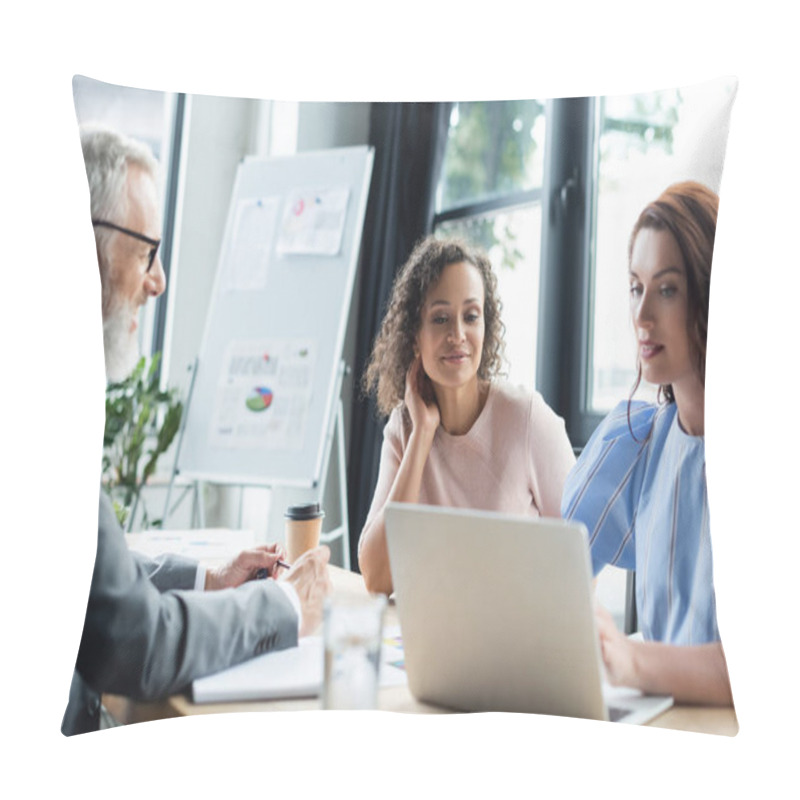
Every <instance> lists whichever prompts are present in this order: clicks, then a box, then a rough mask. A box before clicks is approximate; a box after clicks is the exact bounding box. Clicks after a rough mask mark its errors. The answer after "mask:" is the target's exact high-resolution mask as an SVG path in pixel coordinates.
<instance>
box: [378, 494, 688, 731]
mask: <svg viewBox="0 0 800 800" xmlns="http://www.w3.org/2000/svg"><path fill="white" fill-rule="evenodd" d="M385 520H386V538H387V544H388V549H389V562H390V565H391V569H392V579H393V583H394V595H395V602H396V604H397V613H398V617H399V620H400V627H401V630H402V637H403V649H404V652H405V668H406V673H407V676H408V686H409V689H410V691H411V693H412V694H413V695H414V696H415V697H416V698H417V699H418V700H420V701H422V702H427V703H433V704H435V705H441V706H446V707H449V708H453V709H457V710H462V711H516V712H528V713H537V714H554V715H558V716H568V717H583V718H586V719H596V720H611V721H618V722H627V723H633V724H642V723H644V722H647V721H648V720H650V719H652V718H653V717H655V716H657V715H658V714H659V713H661V712H662V711H664V710H666V709H667V708H669V707H670V706H671V705H672V698H671V697H661V696H649V695H643V694H642V693H641V692H639V691H637V690H635V689H628V688H621V687H611V686H610V685H608V684H607V683H606V682H605V681H604V674H603V665H602V659H601V654H600V644H599V639H598V635H597V629H596V624H595V615H594V610H593V597H592V594H593V589H592V574H591V566H590V560H589V549H588V543H587V533H586V529H585V527H584V526H583V525H582V524H580V523H575V522H566V521H563V520H557V519H536V518H530V517H519V516H509V515H504V514H499V513H495V512H488V511H474V510H464V509H448V508H442V507H438V506H422V505H413V504H408V503H390V504H389V505H387V507H386V511H385Z"/></svg>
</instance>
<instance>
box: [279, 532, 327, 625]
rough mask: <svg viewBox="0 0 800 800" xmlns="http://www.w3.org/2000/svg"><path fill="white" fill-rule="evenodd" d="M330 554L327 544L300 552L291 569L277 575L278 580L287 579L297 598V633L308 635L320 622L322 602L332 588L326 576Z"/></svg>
mask: <svg viewBox="0 0 800 800" xmlns="http://www.w3.org/2000/svg"><path fill="white" fill-rule="evenodd" d="M330 557H331V551H330V550H329V549H328V547H327V546H326V545H324V544H323V545H320V546H319V547H315V548H314V549H313V550H309V551H308V552H306V553H303V555H302V556H300V558H298V559H297V561H295V563H294V564H293V565H292V568H291V569H290V570H289V571H288V572H287V573H286V574H285V575H283V576H281V580H282V581H287V582H288V583H290V584H291V585H292V586H293V587H294V590H295V591H296V592H297V596H298V598H300V608H301V610H302V620H301V623H300V636H308V635H309V634H311V633H313V632H314V631H315V630H316V629H317V628H318V627H319V626H320V624H321V623H322V605H323V602H324V601H325V596H326V595H327V594H329V593H330V591H331V588H332V586H331V580H330V578H329V577H328V561H329V560H330Z"/></svg>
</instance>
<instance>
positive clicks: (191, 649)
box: [61, 492, 297, 736]
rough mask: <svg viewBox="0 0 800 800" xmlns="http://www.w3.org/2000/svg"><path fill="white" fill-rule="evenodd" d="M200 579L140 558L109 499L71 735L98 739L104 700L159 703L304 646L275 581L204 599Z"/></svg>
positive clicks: (76, 678) (104, 503) (190, 565)
mask: <svg viewBox="0 0 800 800" xmlns="http://www.w3.org/2000/svg"><path fill="white" fill-rule="evenodd" d="M196 571H197V564H196V563H195V562H193V561H191V560H189V559H184V558H179V557H177V556H166V557H163V558H160V559H157V560H156V561H152V560H150V559H146V558H144V557H141V556H138V555H136V554H133V553H131V552H130V551H129V550H128V547H127V545H126V543H125V537H124V534H123V532H122V529H121V528H120V526H119V524H118V523H117V519H116V516H115V514H114V511H113V508H112V506H111V503H110V502H109V500H108V498H107V497H106V496H105V494H104V493H103V492H101V493H100V513H99V519H98V530H97V556H96V558H95V564H94V573H93V574H92V585H91V589H90V591H89V602H88V604H87V608H86V619H85V621H84V625H83V635H82V636H81V643H80V648H79V650H78V659H77V662H76V665H75V672H74V674H73V676H72V684H71V686H70V693H69V703H68V705H67V710H66V713H65V714H64V721H63V723H62V725H61V732H62V733H64V734H65V735H67V736H69V735H72V734H74V733H84V732H86V731H90V730H97V728H98V726H99V716H100V694H101V693H103V692H109V693H111V694H120V695H124V696H126V697H131V698H133V699H135V700H142V701H150V700H156V699H159V698H163V697H167V696H169V695H170V694H175V693H176V692H179V691H181V690H183V689H185V688H186V687H188V686H189V684H190V683H191V681H192V680H194V679H195V678H199V677H202V676H203V675H208V674H211V673H213V672H218V671H219V670H221V669H225V668H226V667H230V666H233V665H234V664H238V663H239V662H241V661H245V660H247V659H249V658H252V657H254V656H257V655H259V654H261V653H264V652H266V651H267V650H280V649H283V648H285V647H293V646H294V645H296V644H297V614H296V613H295V610H294V608H293V607H292V604H291V602H290V601H289V599H288V598H287V597H286V595H285V594H284V592H283V591H282V589H281V588H279V587H278V586H277V585H276V584H275V582H274V581H271V580H264V581H250V582H248V583H246V584H244V585H242V586H240V587H238V588H236V589H223V590H221V591H217V592H196V591H192V587H193V586H194V579H195V574H196Z"/></svg>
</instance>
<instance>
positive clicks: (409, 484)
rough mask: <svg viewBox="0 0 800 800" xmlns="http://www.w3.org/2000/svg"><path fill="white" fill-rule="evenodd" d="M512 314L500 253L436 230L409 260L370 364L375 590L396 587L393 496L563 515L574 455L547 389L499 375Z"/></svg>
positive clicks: (365, 570) (364, 540)
mask: <svg viewBox="0 0 800 800" xmlns="http://www.w3.org/2000/svg"><path fill="white" fill-rule="evenodd" d="M502 337H503V324H502V322H501V321H500V302H499V300H498V298H497V279H496V278H495V276H494V273H493V272H492V267H491V264H490V263H489V259H488V258H487V257H486V256H485V255H484V254H483V253H481V252H479V251H477V250H475V249H472V248H470V247H469V246H468V245H467V244H465V243H464V242H461V241H459V240H457V239H445V240H441V239H437V238H435V237H433V236H430V237H428V238H426V239H424V240H423V241H421V242H420V243H419V244H418V245H417V246H416V247H415V248H414V251H413V252H412V253H411V256H410V257H409V259H408V261H407V262H406V263H405V265H404V266H403V268H402V269H401V270H400V272H399V274H398V276H397V278H396V280H395V284H394V287H393V289H392V296H391V299H390V302H389V308H388V311H387V313H386V316H385V317H384V320H383V323H382V326H381V330H380V333H379V335H378V337H377V339H376V341H375V345H374V348H373V352H372V357H371V360H370V363H369V365H368V367H367V370H366V372H365V374H364V379H363V387H364V390H365V391H366V392H373V391H374V392H375V394H376V396H377V404H378V410H379V411H380V412H381V413H382V414H383V415H384V416H388V417H389V421H388V423H387V424H386V427H385V429H384V439H383V448H382V450H381V463H380V472H379V475H378V483H377V486H376V488H375V494H374V496H373V499H372V505H371V507H370V510H369V514H368V515H367V521H366V523H365V525H364V529H363V530H362V532H361V539H360V540H359V549H358V561H359V566H360V568H361V572H362V574H363V576H364V581H365V583H366V585H367V589H369V591H371V592H383V593H385V594H390V593H391V592H392V576H391V570H390V568H389V556H388V552H387V548H386V529H385V526H384V514H383V511H384V508H385V507H386V504H387V503H388V502H390V501H395V502H405V503H425V504H429V505H441V506H453V507H460V508H477V509H484V510H502V511H505V512H510V513H518V514H528V515H531V516H539V515H542V516H552V517H558V516H560V501H561V493H562V489H563V486H564V479H565V477H566V475H567V473H568V472H569V470H570V468H571V467H572V465H573V464H574V462H575V458H574V456H573V453H572V447H571V446H570V443H569V440H568V439H567V434H566V431H565V428H564V422H563V420H562V419H561V418H560V417H557V416H556V415H555V414H554V413H553V411H552V410H551V409H550V408H549V406H547V404H546V403H545V402H544V400H543V399H542V397H541V395H539V394H538V393H536V392H530V391H527V390H525V389H522V388H518V387H513V386H511V385H510V384H508V383H507V382H505V381H501V380H499V379H498V378H497V375H498V373H499V370H500V366H501V363H502V349H503V338H502Z"/></svg>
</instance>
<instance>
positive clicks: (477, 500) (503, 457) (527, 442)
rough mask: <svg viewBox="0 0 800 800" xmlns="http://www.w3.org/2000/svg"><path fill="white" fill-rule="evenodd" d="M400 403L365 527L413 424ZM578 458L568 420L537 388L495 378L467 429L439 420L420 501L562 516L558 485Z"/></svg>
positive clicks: (392, 419) (385, 438)
mask: <svg viewBox="0 0 800 800" xmlns="http://www.w3.org/2000/svg"><path fill="white" fill-rule="evenodd" d="M402 420H403V417H402V413H401V409H400V408H396V409H395V410H394V411H393V412H392V414H391V416H390V417H389V421H388V422H387V423H386V427H385V428H384V432H383V447H382V450H381V465H380V472H379V474H378V484H377V486H376V487H375V494H374V496H373V498H372V506H371V507H370V510H369V514H368V516H367V521H366V523H365V525H364V527H365V528H367V527H368V526H369V524H370V522H371V521H372V519H373V518H374V517H375V515H376V514H378V513H379V512H380V511H381V509H382V508H383V506H384V505H385V503H386V498H387V497H388V495H389V491H390V490H391V488H392V484H393V483H394V479H395V476H396V475H397V471H398V469H399V468H400V462H401V460H402V458H403V452H404V451H405V448H406V446H407V443H408V438H409V435H410V430H405V429H404V425H403V421H402ZM574 463H575V456H574V455H573V453H572V446H571V445H570V442H569V439H568V438H567V433H566V430H565V428H564V420H562V419H561V417H558V416H556V414H555V413H554V412H553V410H552V409H551V408H550V407H549V406H548V405H547V404H546V403H545V402H544V400H543V399H542V396H541V395H540V394H539V393H538V392H533V393H532V394H531V392H530V391H528V390H527V389H523V388H521V387H516V386H512V385H511V384H509V383H506V382H505V381H493V382H492V383H491V385H490V388H489V394H488V397H487V398H486V404H485V405H484V407H483V411H482V412H481V415H480V416H479V417H478V419H477V420H476V421H475V424H474V425H473V426H472V428H471V429H470V430H469V432H468V433H466V434H464V435H463V436H452V435H451V434H449V433H447V432H446V431H445V430H444V428H442V426H441V425H440V426H439V429H438V430H437V431H436V435H435V437H434V440H433V446H432V447H431V452H430V455H429V457H428V461H427V463H426V465H425V471H424V473H423V476H422V487H421V489H420V496H419V502H420V503H425V504H428V505H438V506H452V507H456V508H477V509H484V510H487V511H504V512H506V513H510V514H528V515H530V516H547V517H560V516H561V492H562V489H563V488H564V480H565V479H566V477H567V473H568V472H569V471H570V469H571V468H572V465H573V464H574Z"/></svg>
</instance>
